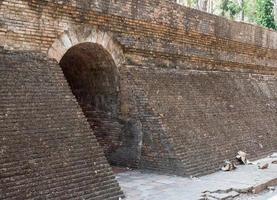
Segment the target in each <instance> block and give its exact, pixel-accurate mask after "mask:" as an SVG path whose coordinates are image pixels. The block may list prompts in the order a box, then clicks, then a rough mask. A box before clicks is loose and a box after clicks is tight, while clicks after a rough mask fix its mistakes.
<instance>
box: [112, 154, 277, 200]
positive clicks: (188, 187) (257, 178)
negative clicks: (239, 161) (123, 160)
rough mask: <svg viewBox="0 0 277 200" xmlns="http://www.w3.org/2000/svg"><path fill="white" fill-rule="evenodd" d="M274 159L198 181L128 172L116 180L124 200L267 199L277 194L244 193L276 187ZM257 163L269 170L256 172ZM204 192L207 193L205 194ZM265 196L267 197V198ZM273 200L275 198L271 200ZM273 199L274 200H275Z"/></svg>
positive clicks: (276, 167) (221, 172)
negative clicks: (263, 164)
mask: <svg viewBox="0 0 277 200" xmlns="http://www.w3.org/2000/svg"><path fill="white" fill-rule="evenodd" d="M273 160H277V157H273V158H265V159H262V160H259V161H256V162H254V165H247V166H243V165H239V166H238V168H237V169H236V170H234V171H231V172H223V171H220V172H217V173H214V174H210V175H207V176H203V177H200V178H184V177H178V176H173V175H159V174H154V173H151V172H142V171H128V172H124V173H119V174H118V175H117V179H118V181H119V183H120V185H121V187H122V189H123V191H124V192H125V195H126V196H127V200H197V199H211V200H214V199H234V198H237V199H239V200H241V199H257V200H262V199H269V198H271V197H274V196H275V199H276V195H277V194H276V191H275V192H272V193H266V194H265V195H264V198H263V196H260V195H254V196H253V195H252V196H251V195H249V194H247V195H245V194H244V193H245V192H247V193H252V192H262V191H264V190H266V188H267V187H268V186H271V185H272V186H275V185H277V164H271V162H272V161H273ZM257 163H269V168H268V169H264V170H262V169H258V166H257ZM205 191H206V193H204V192H205ZM203 195H204V196H205V198H204V196H203ZM266 195H267V197H266ZM273 199H274V198H273ZM275 199H274V200H275Z"/></svg>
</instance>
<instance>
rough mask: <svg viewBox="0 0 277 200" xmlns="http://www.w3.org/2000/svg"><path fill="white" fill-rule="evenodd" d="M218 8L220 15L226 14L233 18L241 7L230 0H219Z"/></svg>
mask: <svg viewBox="0 0 277 200" xmlns="http://www.w3.org/2000/svg"><path fill="white" fill-rule="evenodd" d="M219 8H220V10H221V15H222V16H226V14H228V16H229V17H230V18H231V19H234V17H235V16H236V15H237V14H239V13H240V12H241V10H242V8H241V7H240V6H239V5H238V4H237V3H235V2H233V1H232V0H221V3H220V6H219Z"/></svg>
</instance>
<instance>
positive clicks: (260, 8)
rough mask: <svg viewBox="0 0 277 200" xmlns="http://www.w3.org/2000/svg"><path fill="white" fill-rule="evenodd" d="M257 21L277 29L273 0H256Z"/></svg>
mask: <svg viewBox="0 0 277 200" xmlns="http://www.w3.org/2000/svg"><path fill="white" fill-rule="evenodd" d="M256 4H257V8H256V23H257V24H260V25H262V26H264V27H267V28H270V29H274V30H276V29H277V26H276V23H275V21H274V14H273V8H274V4H273V2H272V1H271V0H256Z"/></svg>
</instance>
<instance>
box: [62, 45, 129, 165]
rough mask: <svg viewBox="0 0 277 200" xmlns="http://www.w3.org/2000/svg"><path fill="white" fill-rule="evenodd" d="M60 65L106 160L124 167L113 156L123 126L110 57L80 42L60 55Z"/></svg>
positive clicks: (102, 50) (114, 73)
mask: <svg viewBox="0 0 277 200" xmlns="http://www.w3.org/2000/svg"><path fill="white" fill-rule="evenodd" d="M60 66H61V68H62V70H63V72H64V75H65V77H66V79H67V81H68V83H69V85H70V87H71V89H72V92H73V94H74V95H75V97H76V99H77V101H78V103H79V105H80V106H81V108H82V110H83V112H84V114H85V116H86V118H87V121H88V122H89V124H90V126H91V128H92V130H93V133H94V134H95V136H96V138H97V140H98V142H99V144H100V145H101V146H102V148H103V150H104V153H105V156H106V158H107V159H108V161H109V163H110V164H111V165H113V166H115V165H117V166H125V165H126V162H125V161H122V157H120V156H117V155H118V153H117V152H118V150H119V149H120V148H121V147H122V146H123V139H122V137H123V134H124V129H125V126H124V122H123V121H122V120H120V119H119V103H120V102H119V98H118V96H119V91H120V88H119V86H120V84H119V75H118V71H117V67H116V64H115V62H114V61H113V58H112V57H111V55H110V54H109V53H108V52H107V51H106V50H105V49H104V48H103V47H102V46H101V45H99V44H96V43H81V44H78V45H76V46H73V47H71V48H70V49H69V50H68V51H67V52H66V53H65V54H64V56H63V57H62V59H61V61H60Z"/></svg>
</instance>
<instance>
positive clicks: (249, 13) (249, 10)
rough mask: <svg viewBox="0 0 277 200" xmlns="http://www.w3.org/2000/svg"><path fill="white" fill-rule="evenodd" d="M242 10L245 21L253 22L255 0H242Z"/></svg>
mask: <svg viewBox="0 0 277 200" xmlns="http://www.w3.org/2000/svg"><path fill="white" fill-rule="evenodd" d="M243 11H244V14H245V17H246V21H248V22H251V23H254V22H255V21H256V0H244V4H243Z"/></svg>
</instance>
